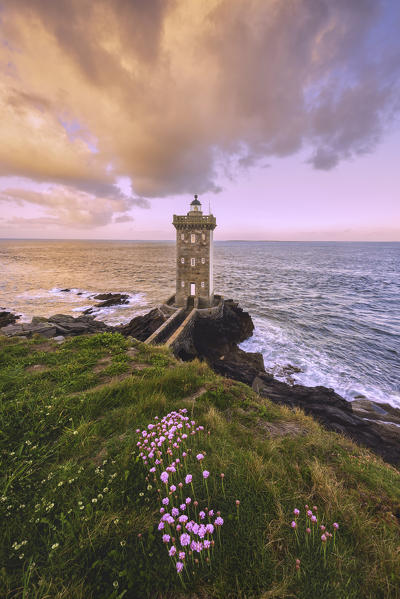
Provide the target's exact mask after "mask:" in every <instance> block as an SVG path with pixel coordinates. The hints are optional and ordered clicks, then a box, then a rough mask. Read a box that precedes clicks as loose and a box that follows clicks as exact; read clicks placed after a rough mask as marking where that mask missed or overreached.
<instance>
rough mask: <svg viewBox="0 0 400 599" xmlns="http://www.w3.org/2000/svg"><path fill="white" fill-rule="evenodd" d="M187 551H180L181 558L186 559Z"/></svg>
mask: <svg viewBox="0 0 400 599" xmlns="http://www.w3.org/2000/svg"><path fill="white" fill-rule="evenodd" d="M185 557H186V553H185V552H184V551H180V552H179V559H185Z"/></svg>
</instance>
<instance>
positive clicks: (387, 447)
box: [0, 294, 400, 464]
mask: <svg viewBox="0 0 400 599" xmlns="http://www.w3.org/2000/svg"><path fill="white" fill-rule="evenodd" d="M104 297H106V296H104ZM102 298H103V296H98V298H97V299H102ZM114 300H115V301H124V297H123V296H121V298H120V297H119V296H118V297H117V298H114ZM104 301H113V297H112V294H107V298H106V300H104ZM221 308H222V309H221V310H219V312H218V315H217V317H216V316H215V313H214V315H213V316H211V315H208V313H207V311H200V313H201V312H202V315H201V317H198V318H194V319H192V320H193V322H192V323H191V326H190V328H188V329H187V331H186V333H185V336H184V343H180V342H179V341H178V342H177V343H175V344H174V345H172V346H171V349H172V351H173V353H174V355H175V356H176V357H177V358H180V359H183V360H184V361H188V360H193V359H195V358H199V359H200V360H204V361H206V362H207V363H208V364H209V366H210V367H211V368H212V369H213V370H214V371H215V372H216V373H218V374H220V375H223V376H224V377H227V378H230V379H233V380H237V381H240V382H242V383H245V384H247V385H249V386H250V387H252V388H253V389H254V390H255V391H256V392H257V393H258V394H259V395H261V396H262V397H265V398H268V399H270V400H271V401H273V402H274V403H277V404H281V405H285V406H288V407H289V408H300V409H302V410H303V411H304V412H305V413H306V414H309V415H311V416H313V417H314V418H315V419H316V420H317V421H318V422H320V423H321V424H322V425H323V426H324V427H325V428H327V429H328V430H330V431H334V432H338V433H342V434H344V435H346V436H348V437H349V438H351V439H352V440H354V441H356V442H357V443H360V444H361V445H363V446H365V447H368V448H370V449H372V450H373V451H374V452H375V453H376V454H378V455H380V456H381V457H383V459H385V460H386V461H387V462H389V463H391V464H400V410H396V409H395V408H393V407H392V406H389V405H386V404H384V405H382V404H377V403H375V402H372V401H368V400H362V401H356V402H348V401H346V400H345V399H344V398H343V397H341V396H340V395H338V394H337V393H335V391H334V390H333V389H329V388H327V387H323V386H318V387H306V386H303V385H296V384H288V383H285V382H282V381H279V380H277V379H276V378H274V376H273V375H272V374H271V373H268V372H266V370H265V367H264V360H263V357H262V354H260V353H252V352H245V351H243V350H242V349H240V347H239V346H238V345H239V344H240V343H241V342H243V341H245V340H246V339H248V338H249V337H250V336H251V335H252V333H253V331H254V324H253V321H252V318H251V316H250V314H249V313H248V312H245V311H244V310H243V309H242V308H241V307H240V306H239V304H238V303H237V302H235V301H233V300H225V301H223V305H222V306H221ZM2 314H3V315H4V316H3V321H2V322H3V323H6V324H5V325H4V324H2V323H1V322H0V327H2V328H0V332H1V333H3V334H6V335H8V336H23V337H25V336H27V337H30V336H32V335H34V334H39V335H42V336H45V337H50V338H55V339H56V340H57V341H59V342H62V341H63V340H64V339H65V338H66V337H70V336H76V335H82V334H94V333H100V332H119V333H121V334H122V335H124V336H125V337H133V338H135V339H138V340H139V341H145V340H146V339H148V338H149V337H150V336H151V335H152V334H154V333H155V332H156V331H157V329H159V328H160V327H161V326H162V325H163V324H164V323H165V322H166V321H167V320H168V318H170V316H171V308H169V307H168V306H165V305H160V306H158V307H157V308H154V309H153V310H151V311H149V312H148V313H147V314H144V315H140V316H137V317H135V318H133V319H132V320H131V321H130V322H129V323H127V324H124V325H120V326H117V327H110V326H108V325H106V324H105V323H103V322H101V321H99V320H96V319H95V318H94V317H93V316H90V315H82V316H79V317H77V318H73V317H72V316H67V315H62V314H58V315H55V316H52V317H49V318H47V319H46V318H41V317H35V318H33V319H32V322H31V323H17V322H16V320H17V318H18V317H17V316H16V315H13V314H11V313H4V312H3V313H2ZM179 322H181V321H179Z"/></svg>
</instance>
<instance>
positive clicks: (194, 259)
mask: <svg viewBox="0 0 400 599" xmlns="http://www.w3.org/2000/svg"><path fill="white" fill-rule="evenodd" d="M194 198H195V199H194V200H193V202H192V203H191V205H190V211H189V212H188V213H187V215H186V216H177V215H176V214H174V218H173V225H174V227H175V228H176V294H175V305H177V306H183V307H190V306H195V307H200V308H201V307H207V306H211V305H212V304H213V300H214V282H213V231H214V229H215V227H216V226H217V223H216V219H215V216H213V215H212V214H209V215H203V213H202V211H201V204H200V202H199V200H198V199H197V196H194Z"/></svg>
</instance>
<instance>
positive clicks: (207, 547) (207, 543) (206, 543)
mask: <svg viewBox="0 0 400 599" xmlns="http://www.w3.org/2000/svg"><path fill="white" fill-rule="evenodd" d="M203 545H204V549H209V547H210V545H211V541H209V540H208V539H205V540H204V542H203Z"/></svg>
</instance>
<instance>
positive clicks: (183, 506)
mask: <svg viewBox="0 0 400 599" xmlns="http://www.w3.org/2000/svg"><path fill="white" fill-rule="evenodd" d="M179 509H180V510H181V512H183V511H184V510H185V509H186V503H181V505H180V506H179Z"/></svg>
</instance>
